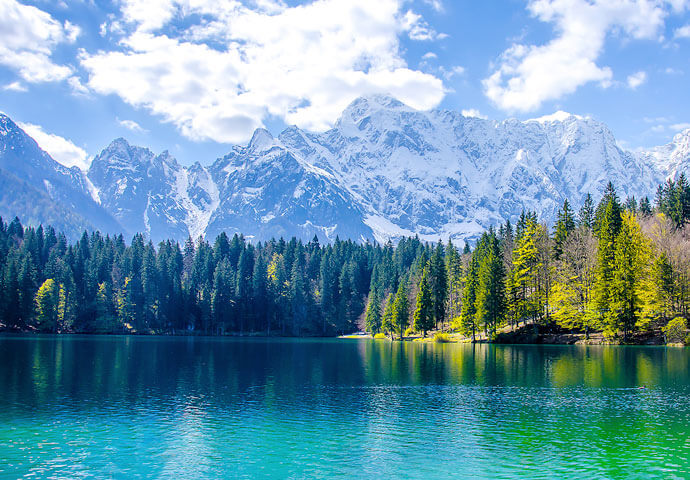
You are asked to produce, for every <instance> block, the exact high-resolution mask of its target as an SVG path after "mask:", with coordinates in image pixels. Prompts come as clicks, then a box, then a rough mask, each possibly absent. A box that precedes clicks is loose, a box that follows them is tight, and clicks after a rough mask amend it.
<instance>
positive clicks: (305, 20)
mask: <svg viewBox="0 0 690 480" xmlns="http://www.w3.org/2000/svg"><path fill="white" fill-rule="evenodd" d="M405 1H406V0H378V1H376V2H371V1H370V0H317V1H314V2H312V3H308V4H305V5H301V6H297V7H286V6H285V5H284V4H283V3H282V2H275V1H270V0H262V1H260V2H257V3H256V5H255V6H254V7H253V8H250V7H247V6H245V5H243V4H240V3H239V2H236V1H233V0H216V1H211V0H169V1H166V0H158V1H156V2H150V1H136V0H125V6H124V7H123V19H122V20H123V24H124V25H128V27H127V28H128V29H129V30H128V32H129V33H128V34H127V36H125V38H123V39H122V41H121V47H122V50H121V51H108V52H98V53H95V54H87V53H82V55H81V57H80V61H81V64H82V66H83V67H84V68H85V69H86V70H87V72H88V73H89V81H88V86H89V87H90V88H91V89H92V90H94V91H96V92H99V93H101V94H117V95H119V96H120V97H121V98H122V99H123V100H124V101H125V102H127V103H129V104H130V105H134V106H137V107H141V108H146V109H147V110H149V111H150V112H152V113H154V114H157V115H161V116H162V117H163V119H164V120H165V121H169V122H172V123H174V124H175V125H176V126H177V128H178V129H179V130H180V131H181V132H182V133H183V134H184V135H185V136H187V137H189V138H192V139H212V140H215V141H218V142H223V143H238V142H244V141H246V140H248V139H249V138H250V137H251V133H252V131H253V130H254V129H255V128H256V127H259V126H261V125H262V122H263V120H264V119H265V118H267V117H268V116H275V117H278V118H281V119H283V120H284V121H285V122H286V123H288V124H296V125H299V126H300V127H303V128H309V129H314V130H324V129H326V128H328V127H330V126H331V125H332V123H333V121H334V120H335V119H336V118H337V117H338V115H339V113H340V112H341V111H342V110H343V109H344V108H345V107H346V106H347V105H348V104H349V103H350V102H351V101H352V100H353V99H354V98H356V97H357V96H360V95H366V94H373V93H390V94H392V95H394V96H396V97H398V98H399V99H400V100H401V101H403V102H405V103H406V104H408V105H410V106H412V107H415V108H420V109H429V108H433V107H435V106H436V105H438V103H439V102H440V101H441V99H442V98H443V95H444V92H445V89H444V86H443V83H442V81H441V80H440V79H438V78H436V77H435V76H433V75H430V74H427V73H423V72H420V71H416V70H412V69H410V68H408V66H407V65H406V63H405V61H404V60H403V58H402V55H401V52H400V42H399V38H400V36H401V35H404V34H408V35H410V36H415V35H419V36H423V35H422V33H420V32H421V30H414V28H416V27H415V26H421V27H419V28H426V27H424V26H425V25H426V24H424V23H423V20H422V19H421V18H419V17H418V16H417V17H414V16H410V15H408V12H407V11H402V10H401V7H402V5H403V4H404V3H405ZM266 12H269V13H266ZM413 15H414V14H413ZM199 19H202V20H199ZM176 22H177V23H176ZM195 22H196V23H195ZM178 23H179V24H185V25H187V28H186V29H184V30H182V31H181V34H180V37H178V38H173V37H170V36H168V35H165V34H163V33H161V32H160V31H159V29H161V28H162V27H163V26H166V25H169V24H170V25H177V24H178ZM190 23H192V25H191V26H189V24H190ZM167 31H169V30H168V29H166V32H167ZM429 35H431V34H430V33H429Z"/></svg>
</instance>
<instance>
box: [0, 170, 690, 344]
mask: <svg viewBox="0 0 690 480" xmlns="http://www.w3.org/2000/svg"><path fill="white" fill-rule="evenodd" d="M689 223H690V186H689V185H688V182H687V180H686V179H685V177H684V176H681V177H680V178H679V179H678V181H676V182H674V181H669V182H667V183H666V184H664V185H662V186H661V187H660V188H659V191H658V192H657V197H656V199H655V202H654V205H652V203H651V202H650V201H649V200H648V199H647V198H645V199H642V200H641V201H640V202H637V201H636V200H635V199H634V198H630V199H626V200H625V201H621V200H620V199H619V198H618V196H617V195H616V192H615V189H614V187H613V185H612V184H609V185H608V187H607V189H606V192H605V194H604V196H603V198H602V199H601V201H600V202H599V204H598V205H596V206H595V205H594V203H593V201H592V198H591V196H588V197H587V199H586V201H585V203H584V205H583V206H582V208H581V209H579V212H578V213H577V214H576V213H575V212H574V211H573V209H572V207H571V206H570V203H569V202H568V201H565V202H564V204H563V207H562V209H561V211H560V212H559V215H558V221H557V223H556V225H555V227H554V228H553V230H550V229H549V228H548V227H547V226H546V225H544V224H540V223H539V222H538V219H537V216H536V214H534V213H530V212H525V213H523V214H522V215H521V216H520V218H519V220H518V221H517V223H516V225H515V227H513V226H512V225H511V223H510V222H506V224H504V225H501V226H500V227H499V228H498V229H490V230H489V231H487V232H485V233H484V234H483V235H482V236H481V238H480V239H479V241H478V242H477V244H476V246H475V248H474V250H471V249H470V248H469V246H468V245H465V246H464V248H463V249H462V250H460V249H458V248H457V247H456V246H455V245H453V244H452V243H450V242H448V243H447V244H445V245H443V244H441V242H440V241H439V243H437V244H428V243H424V242H421V241H420V240H419V239H418V238H416V237H415V238H404V239H402V240H401V241H400V242H399V243H398V245H397V246H395V247H394V246H393V245H392V244H391V243H390V242H389V243H387V244H385V245H380V244H376V243H364V244H361V243H356V242H352V241H349V240H348V241H341V240H339V239H336V240H335V242H333V243H331V244H328V245H324V246H322V245H320V244H319V241H318V239H317V238H316V237H315V238H314V239H313V240H312V241H311V242H308V243H303V242H301V241H299V240H297V239H295V238H293V239H292V240H290V241H285V240H283V239H280V240H271V241H268V242H258V243H256V244H254V243H251V242H248V241H247V240H246V239H245V238H243V237H242V236H241V235H235V236H233V237H232V238H229V237H228V236H227V235H225V234H221V235H219V236H218V237H217V238H216V239H215V240H214V241H213V242H212V243H209V242H207V241H205V240H203V239H201V238H200V239H197V240H196V241H194V240H192V239H191V238H190V239H188V240H187V241H186V242H185V243H184V244H182V245H180V244H178V243H177V242H173V241H166V242H161V243H160V244H159V245H158V246H154V245H153V244H152V243H151V242H148V241H146V240H145V238H144V237H143V236H142V235H136V236H135V237H134V238H133V239H132V241H131V243H130V244H129V245H127V244H126V242H125V240H124V238H123V237H122V236H115V237H110V236H107V235H106V236H103V235H102V234H100V233H98V232H94V233H91V234H87V233H86V232H85V233H84V234H83V235H82V237H81V239H80V240H79V241H77V242H76V243H73V244H70V243H69V242H68V241H67V239H66V237H65V236H64V235H63V234H58V233H56V232H55V231H54V230H53V229H52V228H51V227H47V228H45V229H44V228H43V227H38V228H33V227H23V226H22V224H21V222H20V220H19V219H17V218H15V219H14V220H13V221H11V222H10V223H9V224H6V223H4V222H3V221H2V219H0V272H1V273H2V275H1V276H0V324H2V327H4V328H6V329H17V330H37V331H44V332H94V333H128V332H129V333H134V332H138V333H171V334H175V333H190V332H193V333H202V334H228V333H233V334H250V333H261V334H268V335H271V334H279V335H335V334H342V333H349V332H352V331H355V330H358V329H365V330H366V331H368V332H370V333H374V334H376V333H384V334H387V335H391V336H395V337H399V338H400V337H403V336H405V335H406V334H409V333H410V332H411V331H415V332H420V333H422V334H424V335H426V333H427V332H428V331H430V330H438V329H446V330H448V329H453V330H456V331H460V332H462V333H464V334H466V335H468V336H472V337H476V336H477V335H478V334H479V333H482V334H483V335H485V336H486V337H488V338H491V337H493V336H495V335H496V333H497V332H498V331H499V329H501V328H503V327H506V326H511V327H513V328H515V327H518V326H520V325H527V324H533V325H535V326H540V325H544V326H550V325H558V326H561V327H563V328H566V329H568V330H576V331H582V332H585V333H589V332H594V331H599V332H604V333H605V334H606V335H607V336H609V337H620V338H622V339H626V338H628V337H629V336H630V335H631V334H632V333H634V332H639V331H646V330H657V329H660V328H665V329H666V330H665V331H666V332H671V331H672V327H673V328H674V329H675V330H673V332H676V333H674V334H676V335H680V334H683V333H684V330H685V325H686V324H685V320H684V319H683V318H679V319H677V320H673V321H670V322H669V320H672V319H674V318H675V317H687V316H688V306H689V305H690V227H688V224H689ZM674 322H675V323H674Z"/></svg>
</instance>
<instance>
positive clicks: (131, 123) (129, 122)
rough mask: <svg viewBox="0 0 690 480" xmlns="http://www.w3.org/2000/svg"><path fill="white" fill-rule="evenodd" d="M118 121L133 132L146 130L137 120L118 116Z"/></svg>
mask: <svg viewBox="0 0 690 480" xmlns="http://www.w3.org/2000/svg"><path fill="white" fill-rule="evenodd" d="M117 123H119V124H120V125H121V126H123V127H125V128H126V129H127V130H131V131H132V132H136V133H144V132H146V130H145V129H144V128H143V127H142V126H141V125H139V124H138V123H137V122H135V121H134V120H120V119H119V118H118V119H117Z"/></svg>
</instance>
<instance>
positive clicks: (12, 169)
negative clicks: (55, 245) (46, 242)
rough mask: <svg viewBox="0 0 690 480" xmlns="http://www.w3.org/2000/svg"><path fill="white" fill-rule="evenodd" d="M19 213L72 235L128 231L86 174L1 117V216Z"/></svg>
mask: <svg viewBox="0 0 690 480" xmlns="http://www.w3.org/2000/svg"><path fill="white" fill-rule="evenodd" d="M16 215H18V216H20V217H21V219H22V221H24V222H25V223H27V224H39V223H42V224H46V225H47V224H50V225H53V226H54V227H55V228H57V229H59V230H61V231H63V232H65V233H66V234H68V235H70V236H72V237H76V236H78V235H79V234H80V233H81V232H82V231H84V230H93V229H99V230H101V231H103V232H109V233H116V232H120V231H121V230H122V228H121V227H120V225H119V224H118V222H117V221H116V220H115V219H114V218H113V217H112V216H111V215H110V213H109V212H108V211H106V210H105V209H104V208H102V207H101V205H99V203H98V199H97V197H96V196H95V189H94V187H93V185H92V184H91V182H90V181H89V179H88V178H87V177H86V175H85V173H84V172H82V171H81V170H79V168H77V167H72V168H67V167H65V166H63V165H61V164H59V163H58V162H56V161H55V160H53V159H52V158H51V157H50V155H48V154H47V153H46V152H44V151H43V150H41V149H40V148H39V146H38V145H37V144H36V142H35V141H34V140H33V139H32V138H31V137H30V136H28V135H27V134H26V133H25V132H24V131H23V130H22V129H21V128H19V126H17V124H16V123H14V122H13V121H12V120H11V119H10V118H9V117H7V116H6V115H3V114H0V216H2V217H3V218H4V219H5V220H6V221H9V220H11V219H12V218H14V217H15V216H16Z"/></svg>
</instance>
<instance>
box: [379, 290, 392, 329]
mask: <svg viewBox="0 0 690 480" xmlns="http://www.w3.org/2000/svg"><path fill="white" fill-rule="evenodd" d="M394 305H395V295H394V294H392V293H390V294H388V297H387V298H386V302H385V306H384V308H383V315H382V317H381V331H383V333H387V334H388V335H390V337H391V340H393V336H394V334H395V325H394V324H393V312H394V310H395V307H394Z"/></svg>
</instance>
